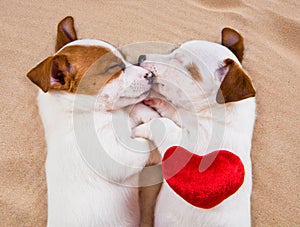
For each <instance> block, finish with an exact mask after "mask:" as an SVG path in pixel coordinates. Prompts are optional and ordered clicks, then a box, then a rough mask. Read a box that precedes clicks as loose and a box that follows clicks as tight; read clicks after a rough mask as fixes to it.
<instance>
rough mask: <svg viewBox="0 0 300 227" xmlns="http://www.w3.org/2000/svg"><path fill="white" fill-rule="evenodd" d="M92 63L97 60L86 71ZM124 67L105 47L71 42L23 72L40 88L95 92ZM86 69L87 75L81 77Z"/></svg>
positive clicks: (45, 90) (72, 91)
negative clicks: (26, 72) (94, 65)
mask: <svg viewBox="0 0 300 227" xmlns="http://www.w3.org/2000/svg"><path fill="white" fill-rule="evenodd" d="M95 62H97V63H95ZM93 63H95V64H97V67H93V68H92V69H91V70H89V73H87V71H88V69H89V67H90V66H91V65H92V64H93ZM124 67H125V66H124V63H123V61H122V60H121V59H120V58H118V57H117V56H116V55H114V54H113V53H112V52H111V51H110V50H109V49H107V48H104V47H101V46H80V45H72V46H67V47H65V48H64V49H62V50H61V51H60V52H59V53H57V54H56V55H54V56H52V57H48V58H47V59H45V60H44V61H43V62H42V63H40V64H39V65H37V66H36V67H35V68H33V69H32V70H31V71H30V72H29V73H28V74H27V76H28V78H29V79H30V80H31V81H32V82H34V83H35V84H36V85H37V86H39V87H40V88H41V89H42V90H43V91H44V92H47V91H48V90H49V89H55V90H65V91H67V92H71V93H76V92H77V93H84V94H97V93H98V92H99V89H100V88H101V87H102V86H103V85H104V83H107V82H108V81H109V80H110V79H111V78H116V77H118V76H119V75H120V74H121V71H122V69H124ZM93 70H94V71H93ZM86 73H87V76H85V78H84V79H83V80H82V78H83V76H84V75H85V74H86ZM79 87H80V89H78V88H79Z"/></svg>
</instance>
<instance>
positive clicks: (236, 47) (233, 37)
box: [222, 28, 244, 62]
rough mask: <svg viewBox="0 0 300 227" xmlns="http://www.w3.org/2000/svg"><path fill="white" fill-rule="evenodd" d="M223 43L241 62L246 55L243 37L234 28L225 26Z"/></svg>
mask: <svg viewBox="0 0 300 227" xmlns="http://www.w3.org/2000/svg"><path fill="white" fill-rule="evenodd" d="M222 45H223V46H226V47H227V48H228V49H230V50H231V51H232V53H234V54H235V56H236V57H237V58H238V59H239V61H240V62H242V60H243V55H244V41H243V37H242V36H241V35H240V34H239V33H238V32H237V31H235V30H234V29H232V28H223V30H222Z"/></svg>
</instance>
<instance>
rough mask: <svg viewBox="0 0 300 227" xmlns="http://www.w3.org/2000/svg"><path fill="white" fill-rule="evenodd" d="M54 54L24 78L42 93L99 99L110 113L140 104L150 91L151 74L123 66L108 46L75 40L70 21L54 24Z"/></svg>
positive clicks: (99, 42) (103, 43)
mask: <svg viewBox="0 0 300 227" xmlns="http://www.w3.org/2000/svg"><path fill="white" fill-rule="evenodd" d="M55 51H56V53H55V54H54V55H52V56H50V57H48V58H46V59H45V60H43V61H42V62H41V63H39V64H38V65H37V66H36V67H34V68H33V69H32V70H30V72H28V74H27V77H28V78H29V79H30V80H31V81H32V82H33V83H34V84H36V85H37V86H38V87H39V88H40V89H41V90H43V91H44V92H51V91H53V90H56V91H57V90H60V91H62V92H68V93H70V94H83V95H93V96H102V97H103V100H102V101H105V102H106V105H105V106H106V108H107V109H113V108H121V107H123V106H126V105H130V104H133V103H136V102H138V101H141V100H142V99H143V98H145V97H146V96H147V94H148V92H149V90H150V89H151V82H152V80H153V79H152V77H153V75H152V73H151V72H149V71H148V70H146V69H143V68H141V67H138V66H134V65H131V64H129V63H128V62H126V61H125V60H124V58H123V57H122V55H121V54H120V52H119V51H118V50H117V49H116V48H115V47H113V46H112V45H110V44H108V43H106V42H103V41H100V40H77V34H76V31H75V28H74V21H73V18H72V17H66V18H65V19H63V20H62V21H61V22H60V23H59V24H58V28H57V40H56V47H55ZM108 90H109V92H107V91H108ZM104 93H105V95H104Z"/></svg>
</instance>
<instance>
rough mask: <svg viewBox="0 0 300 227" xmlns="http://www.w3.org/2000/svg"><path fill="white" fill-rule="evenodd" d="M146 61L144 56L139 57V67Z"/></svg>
mask: <svg viewBox="0 0 300 227" xmlns="http://www.w3.org/2000/svg"><path fill="white" fill-rule="evenodd" d="M145 60H146V55H144V54H143V55H140V56H139V59H138V65H141V64H142V63H143V62H144V61H145Z"/></svg>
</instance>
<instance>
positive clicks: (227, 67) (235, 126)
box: [133, 28, 256, 227]
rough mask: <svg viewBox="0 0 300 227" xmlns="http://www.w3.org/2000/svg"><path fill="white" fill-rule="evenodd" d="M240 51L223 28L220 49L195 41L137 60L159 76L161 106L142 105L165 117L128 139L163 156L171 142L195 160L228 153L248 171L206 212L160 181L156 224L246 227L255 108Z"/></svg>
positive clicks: (237, 40)
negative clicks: (141, 140)
mask: <svg viewBox="0 0 300 227" xmlns="http://www.w3.org/2000/svg"><path fill="white" fill-rule="evenodd" d="M243 50H244V46H243V38H242V36H241V35H240V34H239V33H238V32H236V31H234V30H233V29H230V28H225V29H223V31H222V45H220V44H217V43H213V42H208V41H199V40H195V41H188V42H186V43H184V44H182V45H181V46H180V47H179V48H177V49H175V50H174V51H173V52H172V53H170V54H168V55H155V54H154V55H153V54H150V55H142V56H140V58H139V63H140V65H141V66H142V67H144V68H146V69H148V70H150V71H152V72H154V73H155V75H156V78H155V81H154V84H153V86H152V89H153V90H154V91H155V92H157V93H159V94H160V95H162V96H163V97H164V99H165V100H166V101H163V100H161V99H157V98H153V99H149V100H147V101H145V103H146V104H148V105H150V106H152V107H153V108H155V109H156V110H157V111H158V112H159V113H160V115H161V116H162V118H156V119H152V120H151V121H149V122H148V123H145V124H142V125H140V126H138V127H137V128H135V129H134V131H133V136H135V137H144V138H147V139H149V140H151V141H153V142H154V144H155V145H156V146H157V147H158V149H159V151H160V152H161V154H162V155H164V152H165V151H166V150H167V149H168V148H169V147H171V146H174V145H180V146H183V147H184V148H186V149H187V150H189V151H191V152H194V153H195V154H198V155H204V154H206V153H210V152H212V151H215V150H222V149H225V150H229V151H231V152H232V153H234V154H236V155H237V156H238V157H239V158H240V159H241V161H242V163H243V164H244V168H245V179H244V183H243V185H242V186H241V187H240V189H239V190H238V191H237V192H236V193H235V194H233V195H232V196H230V197H229V198H227V199H226V200H224V201H223V202H222V203H221V204H219V205H217V206H215V207H213V208H211V209H201V208H197V207H194V206H192V205H190V204H188V203H187V202H186V201H185V200H183V199H182V198H180V197H179V196H178V195H177V194H176V193H174V191H173V190H172V189H171V188H170V187H169V185H168V184H166V183H165V182H164V183H163V186H162V189H161V191H160V194H159V196H158V200H157V204H156V208H155V226H163V227H167V226H172V227H174V226H205V227H206V226H230V227H232V226H251V214H250V208H251V207H250V196H251V188H252V176H251V174H252V173H251V159H250V150H251V139H252V133H253V128H254V123H255V108H256V104H255V89H254V87H253V85H252V81H251V79H250V78H249V76H248V75H247V74H246V72H245V70H244V69H243V68H242V66H241V61H242V58H243ZM174 109H175V110H176V111H174Z"/></svg>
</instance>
